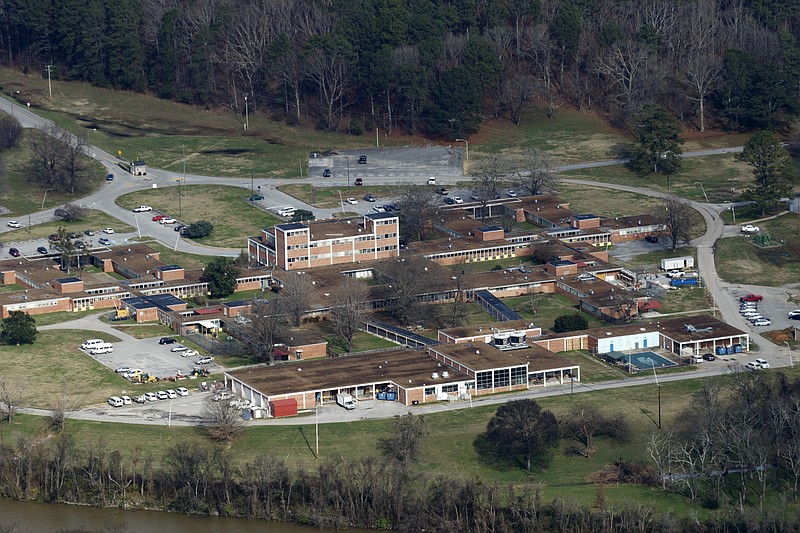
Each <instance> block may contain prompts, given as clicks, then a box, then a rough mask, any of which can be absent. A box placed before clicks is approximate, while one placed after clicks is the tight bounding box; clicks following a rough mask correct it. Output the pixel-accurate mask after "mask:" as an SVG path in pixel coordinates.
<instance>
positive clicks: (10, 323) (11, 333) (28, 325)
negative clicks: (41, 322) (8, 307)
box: [0, 311, 39, 345]
mask: <svg viewBox="0 0 800 533" xmlns="http://www.w3.org/2000/svg"><path fill="white" fill-rule="evenodd" d="M2 327H3V331H2V332H0V343H2V344H10V345H18V344H33V342H34V341H35V340H36V335H37V334H38V333H39V332H38V331H36V321H35V320H34V319H33V318H32V317H31V315H29V314H28V313H26V312H24V311H11V312H10V313H9V316H8V318H6V319H3V324H2Z"/></svg>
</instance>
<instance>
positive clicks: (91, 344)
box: [81, 339, 106, 350]
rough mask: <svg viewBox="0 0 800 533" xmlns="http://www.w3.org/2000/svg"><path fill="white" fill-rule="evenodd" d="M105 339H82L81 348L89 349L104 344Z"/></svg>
mask: <svg viewBox="0 0 800 533" xmlns="http://www.w3.org/2000/svg"><path fill="white" fill-rule="evenodd" d="M105 342H106V341H104V340H103V339H89V340H88V341H84V342H83V344H81V350H91V349H92V348H94V347H95V346H99V345H100V344H104V343H105Z"/></svg>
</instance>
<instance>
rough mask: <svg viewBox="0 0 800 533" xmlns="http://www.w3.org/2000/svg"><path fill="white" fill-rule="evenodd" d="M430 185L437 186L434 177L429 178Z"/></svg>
mask: <svg viewBox="0 0 800 533" xmlns="http://www.w3.org/2000/svg"><path fill="white" fill-rule="evenodd" d="M428 185H436V178H435V177H434V176H431V177H430V178H428Z"/></svg>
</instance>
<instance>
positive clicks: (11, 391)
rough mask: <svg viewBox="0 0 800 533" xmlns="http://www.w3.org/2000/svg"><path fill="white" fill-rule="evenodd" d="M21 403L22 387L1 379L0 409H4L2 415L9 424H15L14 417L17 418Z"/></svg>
mask: <svg viewBox="0 0 800 533" xmlns="http://www.w3.org/2000/svg"><path fill="white" fill-rule="evenodd" d="M21 403H22V387H20V386H19V385H18V384H13V383H9V382H7V381H6V380H4V379H3V378H0V409H2V411H0V413H2V415H3V418H5V419H6V420H8V423H9V424H13V423H14V416H16V414H17V411H18V410H19V407H20V404H21ZM0 421H1V420H0Z"/></svg>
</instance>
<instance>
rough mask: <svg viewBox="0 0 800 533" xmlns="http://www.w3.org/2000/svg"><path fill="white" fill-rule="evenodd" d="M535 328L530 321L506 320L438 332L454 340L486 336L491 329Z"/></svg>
mask: <svg viewBox="0 0 800 533" xmlns="http://www.w3.org/2000/svg"><path fill="white" fill-rule="evenodd" d="M531 327H536V326H535V325H533V323H532V322H531V321H530V320H508V321H505V322H487V323H485V324H470V325H468V326H458V327H455V328H447V329H443V330H440V331H441V332H442V333H445V334H446V335H449V336H451V337H453V338H456V339H463V338H465V337H475V336H477V335H488V334H489V333H491V332H492V330H493V329H497V330H509V329H516V330H525V329H530V328H531Z"/></svg>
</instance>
